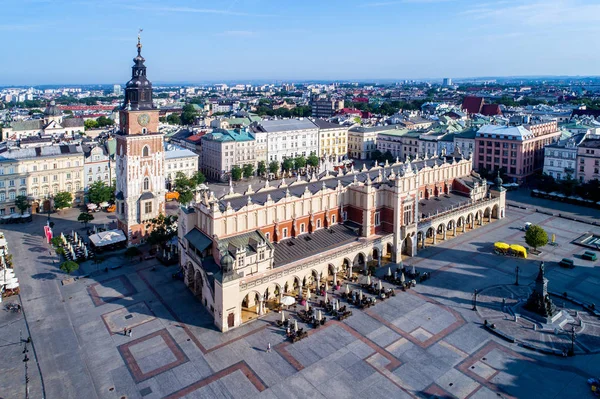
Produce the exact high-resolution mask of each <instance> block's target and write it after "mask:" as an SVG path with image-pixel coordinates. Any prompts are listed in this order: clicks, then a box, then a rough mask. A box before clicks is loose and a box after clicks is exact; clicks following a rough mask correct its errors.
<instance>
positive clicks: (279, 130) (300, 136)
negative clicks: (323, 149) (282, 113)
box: [250, 118, 319, 163]
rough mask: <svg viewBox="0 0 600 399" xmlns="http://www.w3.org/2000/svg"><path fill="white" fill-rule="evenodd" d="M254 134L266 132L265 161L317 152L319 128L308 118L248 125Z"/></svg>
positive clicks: (265, 121)
mask: <svg viewBox="0 0 600 399" xmlns="http://www.w3.org/2000/svg"><path fill="white" fill-rule="evenodd" d="M250 128H251V129H252V132H253V133H254V134H258V135H260V134H261V133H264V134H266V137H267V163H269V162H272V161H276V162H283V160H284V159H285V158H296V157H298V156H301V155H302V156H305V157H307V156H309V155H311V154H315V155H318V154H319V128H318V126H317V125H315V124H314V123H313V122H312V121H311V120H310V119H307V118H291V119H273V120H264V121H261V122H257V123H254V124H252V125H251V126H250Z"/></svg>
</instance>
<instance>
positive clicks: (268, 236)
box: [265, 233, 271, 241]
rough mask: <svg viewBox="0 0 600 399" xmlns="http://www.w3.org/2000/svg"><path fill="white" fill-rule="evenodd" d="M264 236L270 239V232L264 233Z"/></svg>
mask: <svg viewBox="0 0 600 399" xmlns="http://www.w3.org/2000/svg"><path fill="white" fill-rule="evenodd" d="M265 238H266V239H267V240H269V241H271V233H265Z"/></svg>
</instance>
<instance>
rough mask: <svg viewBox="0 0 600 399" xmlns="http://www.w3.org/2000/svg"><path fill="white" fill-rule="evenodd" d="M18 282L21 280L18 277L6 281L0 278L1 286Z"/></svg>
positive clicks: (8, 278)
mask: <svg viewBox="0 0 600 399" xmlns="http://www.w3.org/2000/svg"><path fill="white" fill-rule="evenodd" d="M17 281H19V279H18V278H16V277H7V278H6V279H2V278H0V285H5V284H12V283H16V282H17Z"/></svg>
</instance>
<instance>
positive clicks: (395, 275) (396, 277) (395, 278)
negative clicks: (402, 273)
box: [394, 271, 398, 280]
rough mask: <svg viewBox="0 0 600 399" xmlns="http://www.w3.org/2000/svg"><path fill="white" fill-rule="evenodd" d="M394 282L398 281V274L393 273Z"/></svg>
mask: <svg viewBox="0 0 600 399" xmlns="http://www.w3.org/2000/svg"><path fill="white" fill-rule="evenodd" d="M394 280H398V272H396V271H395V272H394Z"/></svg>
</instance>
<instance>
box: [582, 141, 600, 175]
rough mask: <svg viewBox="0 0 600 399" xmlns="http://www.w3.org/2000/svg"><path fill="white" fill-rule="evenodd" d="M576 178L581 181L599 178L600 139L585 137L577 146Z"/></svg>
mask: <svg viewBox="0 0 600 399" xmlns="http://www.w3.org/2000/svg"><path fill="white" fill-rule="evenodd" d="M577 179H579V181H580V182H582V183H587V182H588V181H590V180H595V179H598V180H600V139H597V138H588V139H585V140H583V142H581V144H580V145H579V147H578V148H577Z"/></svg>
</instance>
